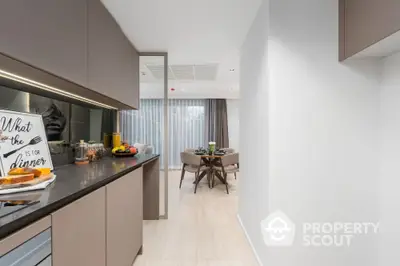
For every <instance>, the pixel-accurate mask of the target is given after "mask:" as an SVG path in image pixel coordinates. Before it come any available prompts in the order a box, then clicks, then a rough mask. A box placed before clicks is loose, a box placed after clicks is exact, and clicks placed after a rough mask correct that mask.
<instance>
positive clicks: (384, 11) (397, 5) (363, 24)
mask: <svg viewBox="0 0 400 266" xmlns="http://www.w3.org/2000/svg"><path fill="white" fill-rule="evenodd" d="M399 10H400V1H393V0H339V39H340V47H339V59H340V60H344V59H346V58H348V57H350V56H353V55H355V54H357V53H358V52H361V51H362V50H364V49H365V48H367V47H369V46H371V45H373V44H375V43H377V42H379V41H381V40H382V39H384V38H386V37H388V36H390V35H392V34H393V33H395V32H397V31H398V30H400V16H399V14H398V13H399V12H398V11H399Z"/></svg>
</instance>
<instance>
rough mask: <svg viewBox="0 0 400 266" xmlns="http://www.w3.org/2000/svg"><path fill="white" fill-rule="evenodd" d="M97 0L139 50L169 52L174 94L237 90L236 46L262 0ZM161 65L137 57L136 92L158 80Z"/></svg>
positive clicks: (210, 94) (207, 94)
mask: <svg viewBox="0 0 400 266" xmlns="http://www.w3.org/2000/svg"><path fill="white" fill-rule="evenodd" d="M102 1H103V3H104V4H105V6H106V7H107V8H108V10H109V11H110V13H111V14H112V15H113V16H114V17H115V19H116V20H117V22H118V23H119V25H120V26H121V28H122V30H123V31H124V33H125V34H126V35H127V36H128V38H129V39H130V40H131V42H132V43H133V44H134V46H135V47H136V48H137V49H138V51H140V52H154V51H156V52H168V57H169V65H170V67H169V86H170V87H174V88H175V89H176V90H175V94H173V95H177V94H179V95H180V96H179V97H185V96H187V97H191V96H196V97H205V98H207V97H217V96H218V98H232V97H233V95H234V94H235V95H238V90H239V84H238V83H239V50H240V47H241V45H242V43H243V41H244V39H245V36H246V34H247V31H248V29H249V28H250V26H251V24H252V22H253V19H254V17H255V15H256V13H257V10H258V7H259V6H260V3H261V1H262V0H102ZM154 61H155V62H154ZM162 65H163V63H162V60H160V58H158V59H157V58H150V57H146V58H143V59H142V60H141V71H142V72H145V73H146V76H141V77H142V80H141V83H142V85H143V84H145V85H143V86H142V87H143V88H142V89H141V92H143V90H144V88H146V89H148V88H151V87H152V86H153V87H154V86H157V85H159V84H160V81H159V80H158V79H159V78H160V75H162V73H160V69H162ZM232 68H233V69H235V71H234V72H230V71H229V70H230V69H232ZM156 84H157V85H156ZM215 90H217V91H218V92H217V93H215V92H214V91H215ZM150 91H151V90H150ZM144 94H146V93H142V95H144ZM147 94H148V93H147ZM235 97H236V96H234V98H235Z"/></svg>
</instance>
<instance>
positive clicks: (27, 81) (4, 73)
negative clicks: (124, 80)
mask: <svg viewBox="0 0 400 266" xmlns="http://www.w3.org/2000/svg"><path fill="white" fill-rule="evenodd" d="M0 77H3V78H6V79H11V80H14V81H17V82H20V83H23V84H26V85H29V86H32V87H36V88H39V89H42V90H45V91H49V92H53V93H56V94H58V95H62V96H66V97H69V98H72V99H75V100H79V101H82V102H87V103H90V104H93V105H96V106H100V107H103V108H107V109H115V110H117V109H118V108H115V107H114V106H110V105H107V104H104V103H100V102H97V101H94V100H91V99H88V98H85V97H82V96H79V95H77V94H74V93H70V92H67V91H63V90H61V89H58V88H55V87H52V86H49V85H46V84H43V83H40V82H36V81H34V80H31V79H27V78H24V77H21V76H18V75H15V74H12V73H9V72H7V71H4V70H1V69H0Z"/></svg>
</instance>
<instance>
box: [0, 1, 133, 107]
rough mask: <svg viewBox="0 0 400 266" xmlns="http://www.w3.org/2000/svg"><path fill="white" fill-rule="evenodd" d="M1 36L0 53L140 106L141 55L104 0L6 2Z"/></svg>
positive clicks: (0, 22)
mask: <svg viewBox="0 0 400 266" xmlns="http://www.w3.org/2000/svg"><path fill="white" fill-rule="evenodd" d="M0 35H1V36H2V37H1V38H0V53H2V54H5V55H7V56H9V57H11V58H14V59H17V60H19V61H21V62H23V63H26V64H29V65H31V66H33V67H35V68H37V69H41V70H45V71H46V72H49V73H51V74H53V75H55V76H58V77H61V78H63V79H66V80H69V81H71V82H74V83H76V84H78V85H81V86H83V87H86V88H89V89H91V90H93V91H96V92H98V93H101V94H103V95H106V96H108V97H110V98H113V99H115V100H117V101H119V102H120V103H123V104H124V105H125V106H130V107H133V108H138V107H139V55H138V53H137V51H136V50H135V48H134V47H133V45H132V44H131V43H130V41H129V40H128V39H127V37H126V36H125V34H124V33H123V32H122V30H121V28H120V27H119V25H118V24H117V22H116V21H115V20H114V18H113V17H112V16H111V14H110V13H109V12H108V10H107V9H106V8H105V7H104V5H103V4H102V3H101V1H100V0H57V1H54V0H35V1H32V0H12V1H3V2H2V3H1V5H0ZM61 89H64V90H68V88H61ZM82 96H84V95H82Z"/></svg>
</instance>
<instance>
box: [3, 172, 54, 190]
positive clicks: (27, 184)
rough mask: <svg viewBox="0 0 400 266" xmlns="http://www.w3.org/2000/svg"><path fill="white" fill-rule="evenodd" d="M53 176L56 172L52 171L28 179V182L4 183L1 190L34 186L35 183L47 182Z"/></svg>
mask: <svg viewBox="0 0 400 266" xmlns="http://www.w3.org/2000/svg"><path fill="white" fill-rule="evenodd" d="M53 177H54V174H53V173H51V174H49V175H43V176H40V177H37V178H35V179H33V180H30V181H27V182H23V183H19V184H10V185H3V186H0V190H1V189H10V188H21V187H30V186H34V185H37V184H40V183H43V182H46V181H48V180H50V179H52V178H53Z"/></svg>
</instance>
